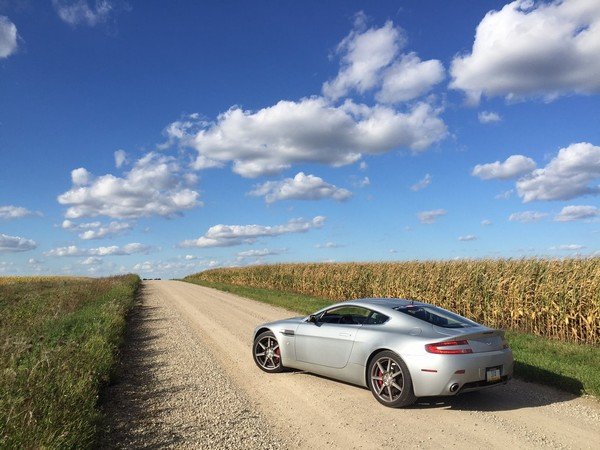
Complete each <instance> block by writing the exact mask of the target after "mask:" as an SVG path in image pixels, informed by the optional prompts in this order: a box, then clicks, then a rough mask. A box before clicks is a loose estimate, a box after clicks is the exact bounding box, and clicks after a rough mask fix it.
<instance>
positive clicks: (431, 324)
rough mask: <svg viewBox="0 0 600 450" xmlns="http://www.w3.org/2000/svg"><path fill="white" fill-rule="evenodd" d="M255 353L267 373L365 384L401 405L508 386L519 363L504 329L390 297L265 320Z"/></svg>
mask: <svg viewBox="0 0 600 450" xmlns="http://www.w3.org/2000/svg"><path fill="white" fill-rule="evenodd" d="M252 355H253V357H254V362H255V363H256V365H257V366H258V367H259V368H260V369H262V370H264V371H265V372H269V373H274V372H281V371H283V370H285V368H293V369H300V370H305V371H308V372H312V373H315V374H319V375H323V376H326V377H330V378H334V379H337V380H341V381H345V382H348V383H352V384H356V385H360V386H365V387H367V388H369V389H370V390H371V392H372V393H373V396H374V397H375V398H376V399H377V401H379V402H380V403H382V404H383V405H385V406H390V407H396V408H397V407H403V406H408V405H410V404H412V403H414V402H415V401H416V399H417V398H418V397H428V396H450V395H457V394H459V393H462V392H468V391H474V390H480V389H484V388H488V387H493V386H498V385H502V384H506V383H507V382H508V380H510V379H511V378H512V374H513V363H514V362H513V355H512V351H511V350H510V348H509V346H508V343H507V341H506V339H505V338H504V332H503V331H501V330H495V329H491V328H488V327H486V326H484V325H481V324H479V323H477V322H474V321H472V320H469V319H467V318H465V317H462V316H460V315H458V314H455V313H452V312H450V311H447V310H445V309H442V308H439V307H437V306H434V305H430V304H427V303H423V302H417V301H411V300H404V299H386V298H373V299H361V300H353V301H347V302H342V303H336V304H333V305H331V306H328V307H326V308H324V309H321V310H320V311H317V312H316V313H314V314H311V315H309V316H307V317H296V318H291V319H286V320H279V321H277V322H271V323H266V324H264V325H261V326H259V327H257V328H256V329H255V331H254V344H253V346H252Z"/></svg>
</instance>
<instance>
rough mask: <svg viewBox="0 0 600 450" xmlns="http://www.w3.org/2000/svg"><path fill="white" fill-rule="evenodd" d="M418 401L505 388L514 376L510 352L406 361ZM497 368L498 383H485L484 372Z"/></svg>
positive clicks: (501, 351)
mask: <svg viewBox="0 0 600 450" xmlns="http://www.w3.org/2000/svg"><path fill="white" fill-rule="evenodd" d="M404 361H405V362H406V365H407V366H408V369H409V371H410V374H411V378H412V381H413V389H414V392H415V395H416V396H417V397H429V396H439V395H456V394H459V393H462V392H469V391H475V390H480V389H486V388H489V387H494V386H498V385H502V384H506V382H507V381H508V380H510V379H511V378H512V375H513V365H514V360H513V355H512V352H511V351H510V349H504V350H498V351H493V352H485V353H471V354H465V355H435V354H426V355H419V356H412V357H405V358H404ZM493 367H499V368H500V379H499V380H494V381H488V380H487V379H486V375H487V370H488V369H490V368H493Z"/></svg>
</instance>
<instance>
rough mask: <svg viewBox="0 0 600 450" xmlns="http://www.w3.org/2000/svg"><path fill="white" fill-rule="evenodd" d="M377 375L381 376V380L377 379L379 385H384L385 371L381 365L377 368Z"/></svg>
mask: <svg viewBox="0 0 600 450" xmlns="http://www.w3.org/2000/svg"><path fill="white" fill-rule="evenodd" d="M377 376H378V377H379V378H381V380H377V384H378V385H379V387H381V386H383V372H382V371H381V369H380V368H379V367H378V368H377Z"/></svg>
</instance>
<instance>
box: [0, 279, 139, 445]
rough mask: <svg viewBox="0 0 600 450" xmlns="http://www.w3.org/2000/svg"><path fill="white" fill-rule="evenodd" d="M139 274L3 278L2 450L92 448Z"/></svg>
mask: <svg viewBox="0 0 600 450" xmlns="http://www.w3.org/2000/svg"><path fill="white" fill-rule="evenodd" d="M139 285H140V279H139V277H138V276H137V275H125V276H116V277H109V278H97V279H92V278H72V277H10V278H0V312H1V313H0V343H1V345H2V349H1V350H2V351H1V352H0V365H1V366H2V368H3V370H2V372H0V393H1V394H0V424H2V427H1V428H0V448H89V447H92V446H93V445H94V443H95V440H96V438H97V434H98V431H99V427H100V426H101V413H100V411H99V409H98V398H99V391H100V389H101V387H102V385H103V384H105V383H107V382H108V381H109V379H110V376H111V371H112V369H113V367H114V365H115V362H116V360H117V356H118V355H117V353H118V348H119V346H120V344H121V342H122V338H123V333H124V330H125V320H126V314H127V312H128V311H129V310H130V308H131V307H132V306H133V304H134V300H135V295H136V292H137V290H138V288H139Z"/></svg>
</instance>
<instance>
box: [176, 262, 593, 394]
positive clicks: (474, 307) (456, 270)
mask: <svg viewBox="0 0 600 450" xmlns="http://www.w3.org/2000/svg"><path fill="white" fill-rule="evenodd" d="M571 271H573V273H571ZM310 277H314V278H313V282H312V283H310V282H309V280H310ZM184 281H188V282H192V283H196V284H200V285H203V286H207V287H213V288H216V289H220V290H223V291H226V292H231V293H234V294H237V295H240V296H244V297H248V298H252V299H254V300H259V301H262V302H265V303H269V304H272V305H277V306H282V307H284V308H287V309H289V310H290V311H296V312H299V313H301V314H309V313H310V312H313V311H316V310H318V309H320V308H322V307H324V306H326V305H328V304H330V303H331V302H332V300H340V299H343V298H345V297H344V292H347V293H348V294H349V295H348V297H347V298H359V297H370V296H372V297H377V296H381V297H408V298H416V299H423V300H425V301H430V302H432V303H437V304H440V306H446V307H451V308H455V309H456V310H458V311H459V312H460V313H462V314H464V315H466V316H467V317H472V318H474V319H475V320H480V321H482V322H483V323H485V324H486V325H488V326H493V327H497V328H504V329H508V332H507V337H508V340H509V342H510V345H511V348H512V349H513V352H514V356H515V361H516V365H515V375H516V376H517V377H519V378H521V379H523V380H526V381H533V382H539V383H543V384H548V385H551V386H554V387H557V388H560V389H563V390H565V391H568V392H571V393H575V394H590V395H594V396H600V372H599V370H598V367H600V348H599V347H598V345H597V342H598V339H599V336H598V333H599V323H598V321H599V320H600V315H599V308H600V299H599V298H598V296H599V295H600V294H599V293H600V258H590V259H575V260H562V261H555V260H552V261H551V260H515V261H512V260H506V261H502V260H494V261H492V260H489V261H459V262H431V263H427V262H425V263H389V264H387V263H386V264H358V263H356V264H343V263H341V264H277V265H272V266H253V267H246V268H232V269H215V270H209V271H205V272H201V273H198V274H194V275H190V276H188V277H186V278H185V279H184ZM428 283H429V284H428ZM444 283H446V284H445V285H444ZM528 283H529V284H528ZM527 285H529V286H530V288H529V289H526V286H527ZM267 286H268V287H267ZM285 286H287V289H286V288H285ZM436 292H437V294H435V293H436ZM324 293H328V296H327V298H326V297H325V296H324V295H323V294H324ZM478 295H479V296H478ZM537 298H539V300H536V299H537ZM577 298H579V299H581V302H579V303H578V302H577ZM439 299H441V301H440V300H439ZM558 302H561V303H560V304H562V305H564V307H562V308H560V307H559V306H558ZM552 304H554V305H555V306H553V308H555V309H556V310H557V311H558V310H560V314H559V316H560V318H561V319H560V320H562V321H563V324H564V325H566V324H567V323H571V324H572V326H573V330H572V331H571V332H568V331H566V328H565V326H563V325H561V326H560V327H559V326H557V325H556V323H557V322H558V320H559V319H558V318H556V319H555V318H552V317H551V315H552V314H555V312H553V310H550V309H549V308H550V306H548V305H552ZM496 308H497V309H496ZM520 311H521V312H523V311H525V312H527V311H530V318H524V319H523V320H522V321H519V320H517V319H518V318H519V317H523V315H522V314H521V313H520ZM556 314H558V313H556ZM531 317H533V319H531ZM563 317H570V318H571V320H570V321H567V320H564V319H562V318H563ZM577 317H579V319H576V318H577ZM542 319H543V320H547V321H548V322H549V324H554V325H553V326H550V325H549V327H548V328H543V327H542V325H541V321H542ZM532 320H533V321H532ZM511 321H512V322H511ZM511 323H512V324H513V325H512V326H511ZM536 324H537V325H536ZM528 328H530V329H528ZM582 330H583V331H582ZM534 333H538V334H540V335H536V334H534ZM549 335H551V336H549ZM562 338H564V339H565V340H561V339H562ZM573 341H575V342H573ZM586 341H588V342H594V343H595V344H586V343H583V342H586Z"/></svg>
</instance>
